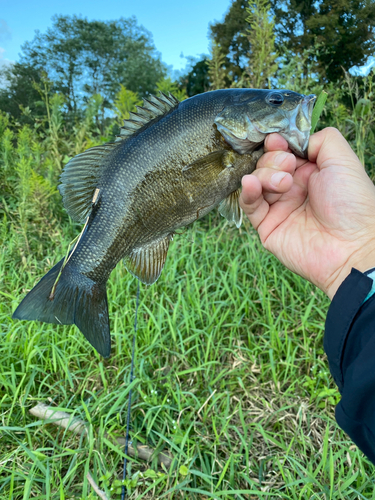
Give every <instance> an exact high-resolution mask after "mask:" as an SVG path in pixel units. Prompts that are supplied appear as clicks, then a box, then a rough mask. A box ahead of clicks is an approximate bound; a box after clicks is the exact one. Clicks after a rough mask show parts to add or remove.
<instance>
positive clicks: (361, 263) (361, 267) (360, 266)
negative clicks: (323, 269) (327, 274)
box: [323, 241, 375, 300]
mask: <svg viewBox="0 0 375 500" xmlns="http://www.w3.org/2000/svg"><path fill="white" fill-rule="evenodd" d="M374 267H375V242H372V241H371V242H368V243H367V244H364V245H363V246H362V247H361V248H360V249H359V250H357V251H356V252H354V253H353V254H351V255H350V257H349V258H348V259H347V261H346V262H345V264H344V265H343V266H341V267H340V268H339V269H337V271H336V272H335V273H334V274H333V275H332V276H331V278H330V280H329V282H327V284H326V286H325V287H324V288H323V291H324V292H325V293H326V294H327V295H328V297H329V298H330V299H331V300H332V299H333V297H334V295H335V293H336V292H337V289H338V288H339V286H340V285H341V283H342V282H343V281H344V280H345V278H346V277H347V276H348V275H349V274H350V273H351V270H352V268H354V269H357V270H358V271H360V272H362V273H364V272H366V271H367V270H369V269H371V268H374Z"/></svg>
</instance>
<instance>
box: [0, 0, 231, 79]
mask: <svg viewBox="0 0 375 500" xmlns="http://www.w3.org/2000/svg"><path fill="white" fill-rule="evenodd" d="M229 4H230V0H190V1H189V2H179V1H173V2H172V1H170V0H164V1H162V2H155V1H151V0H132V1H129V0H122V1H119V0H106V1H100V0H64V1H61V0H48V1H47V0H34V1H30V0H27V1H26V0H0V62H1V61H2V62H3V63H4V61H6V60H9V61H16V60H17V59H18V54H19V52H20V48H21V45H22V44H23V42H25V41H26V40H32V38H33V37H34V31H35V30H36V29H39V30H40V31H41V32H44V31H45V30H46V28H47V27H48V26H50V25H51V17H52V16H53V15H54V14H64V15H65V14H69V15H72V14H77V15H79V14H81V15H82V16H84V17H87V18H88V19H90V20H91V19H98V20H104V21H105V20H112V19H117V18H119V17H121V16H122V17H130V16H133V15H135V16H136V18H137V20H138V23H139V24H142V25H143V26H144V27H145V28H146V29H148V30H149V31H151V33H152V35H153V38H154V44H155V46H156V49H157V50H158V51H159V52H160V53H161V56H162V60H163V61H164V62H165V63H166V64H167V65H173V69H174V70H179V69H183V68H185V66H186V59H184V58H182V57H180V55H181V53H182V54H183V55H184V56H194V57H196V56H199V55H200V54H202V53H208V50H209V49H208V46H209V40H208V25H209V23H210V22H212V21H214V20H220V21H221V20H222V19H223V16H224V14H225V12H226V11H227V10H228V8H229Z"/></svg>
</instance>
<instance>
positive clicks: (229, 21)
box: [210, 0, 250, 82]
mask: <svg viewBox="0 0 375 500" xmlns="http://www.w3.org/2000/svg"><path fill="white" fill-rule="evenodd" d="M247 7H248V2H247V0H234V1H233V2H232V4H231V6H230V7H229V10H228V12H227V14H226V15H225V17H224V21H222V22H215V23H213V24H211V26H210V31H211V37H212V39H213V41H214V42H215V43H216V44H217V45H218V46H219V47H220V48H221V51H222V52H223V54H225V57H226V63H225V67H226V70H227V75H229V77H230V79H231V80H233V81H234V82H236V81H237V80H239V79H240V78H241V76H242V73H243V71H244V69H245V63H246V55H247V54H248V53H249V50H250V43H249V38H248V37H246V36H244V33H245V31H246V29H247V28H248V23H247V21H246V8H247Z"/></svg>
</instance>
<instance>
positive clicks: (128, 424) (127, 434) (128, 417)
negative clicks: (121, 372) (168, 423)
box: [121, 279, 140, 500]
mask: <svg viewBox="0 0 375 500" xmlns="http://www.w3.org/2000/svg"><path fill="white" fill-rule="evenodd" d="M139 289H140V281H139V279H138V286H137V298H136V304H135V318H134V333H133V347H132V359H131V364H130V381H129V385H131V384H132V382H133V375H134V356H135V338H136V336H137V318H138V306H139ZM131 403H132V389H130V390H129V399H128V413H127V417H126V436H125V448H124V453H125V457H124V470H123V475H122V488H121V500H125V495H126V488H125V481H126V469H127V464H128V457H127V455H128V448H129V428H130V409H131ZM126 496H127V495H126Z"/></svg>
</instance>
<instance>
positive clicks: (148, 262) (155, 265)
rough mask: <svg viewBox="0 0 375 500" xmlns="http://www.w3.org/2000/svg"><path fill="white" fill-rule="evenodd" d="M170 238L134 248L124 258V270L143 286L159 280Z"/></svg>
mask: <svg viewBox="0 0 375 500" xmlns="http://www.w3.org/2000/svg"><path fill="white" fill-rule="evenodd" d="M171 239H172V238H171V236H170V235H168V236H166V237H165V238H161V239H159V240H156V241H152V242H151V243H148V244H147V245H143V246H142V247H139V248H135V249H134V250H133V251H132V252H131V254H130V255H128V256H127V257H125V258H124V263H125V266H126V269H127V270H128V271H129V272H130V273H131V274H132V275H133V276H135V277H136V278H139V279H140V281H142V283H144V284H145V285H152V283H155V281H156V280H157V279H158V278H159V276H160V274H161V272H162V270H163V267H164V264H165V259H166V258H167V253H168V248H169V242H170V240H171Z"/></svg>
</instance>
